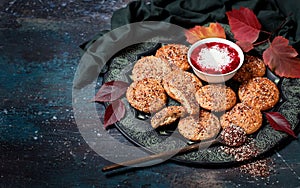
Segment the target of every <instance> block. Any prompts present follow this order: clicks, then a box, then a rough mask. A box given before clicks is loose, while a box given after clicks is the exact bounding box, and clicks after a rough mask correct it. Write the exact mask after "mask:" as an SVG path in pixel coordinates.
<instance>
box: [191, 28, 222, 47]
mask: <svg viewBox="0 0 300 188" xmlns="http://www.w3.org/2000/svg"><path fill="white" fill-rule="evenodd" d="M185 36H186V40H187V41H188V42H189V43H191V44H193V43H195V42H197V41H198V40H201V39H205V38H212V37H217V38H226V34H225V30H224V28H223V27H222V26H221V24H219V23H210V24H209V26H208V27H205V26H199V25H198V26H195V27H193V28H191V29H189V30H187V31H186V32H185Z"/></svg>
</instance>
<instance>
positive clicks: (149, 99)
mask: <svg viewBox="0 0 300 188" xmlns="http://www.w3.org/2000/svg"><path fill="white" fill-rule="evenodd" d="M126 97H127V100H128V102H129V103H130V104H131V106H132V107H134V108H135V109H137V110H140V111H143V112H146V113H152V112H157V111H158V110H160V109H162V108H163V107H164V106H165V105H166V101H167V95H166V93H165V90H164V88H163V87H162V85H161V83H160V82H159V81H158V80H156V79H153V78H144V79H142V80H137V81H134V82H132V83H131V84H130V86H129V87H128V89H127V92H126Z"/></svg>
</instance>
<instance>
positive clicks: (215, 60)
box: [197, 45, 232, 71]
mask: <svg viewBox="0 0 300 188" xmlns="http://www.w3.org/2000/svg"><path fill="white" fill-rule="evenodd" d="M231 61H232V58H231V57H230V53H229V51H228V49H227V48H220V47H219V46H217V45H216V46H212V47H210V48H202V49H201V50H200V52H199V54H198V58H197V63H198V64H199V65H201V67H203V68H206V69H214V70H215V71H222V70H223V69H224V67H226V66H227V65H229V64H230V63H231Z"/></svg>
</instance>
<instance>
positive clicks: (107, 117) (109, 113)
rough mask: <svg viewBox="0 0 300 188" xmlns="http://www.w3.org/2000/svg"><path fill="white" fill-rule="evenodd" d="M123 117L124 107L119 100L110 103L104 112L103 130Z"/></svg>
mask: <svg viewBox="0 0 300 188" xmlns="http://www.w3.org/2000/svg"><path fill="white" fill-rule="evenodd" d="M124 115H125V105H124V103H123V102H122V101H121V100H116V101H114V102H112V103H111V104H110V105H108V107H107V108H106V110H105V114H104V128H105V129H107V127H108V126H109V125H112V124H114V123H116V122H118V121H120V120H121V119H122V118H123V117H124Z"/></svg>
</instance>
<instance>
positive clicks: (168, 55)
mask: <svg viewBox="0 0 300 188" xmlns="http://www.w3.org/2000/svg"><path fill="white" fill-rule="evenodd" d="M187 53H188V47H187V46H185V45H183V44H167V45H164V46H162V47H161V48H159V49H158V50H157V51H156V54H155V56H156V57H160V58H162V59H165V60H166V61H167V62H169V63H170V64H171V65H172V67H173V66H174V65H175V66H176V67H178V68H180V69H181V70H188V69H189V68H190V65H189V63H188V60H187Z"/></svg>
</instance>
